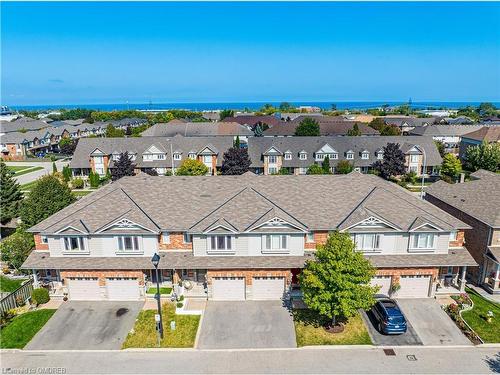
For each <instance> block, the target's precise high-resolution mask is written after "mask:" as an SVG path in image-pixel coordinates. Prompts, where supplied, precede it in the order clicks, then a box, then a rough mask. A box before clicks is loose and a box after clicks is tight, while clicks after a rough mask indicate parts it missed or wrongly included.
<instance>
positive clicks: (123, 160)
mask: <svg viewBox="0 0 500 375" xmlns="http://www.w3.org/2000/svg"><path fill="white" fill-rule="evenodd" d="M134 167H135V166H134V164H133V163H132V160H130V157H129V155H128V152H127V151H125V152H122V153H121V154H120V156H119V157H118V160H117V161H116V162H115V164H114V167H113V169H112V170H111V179H112V180H113V181H116V180H119V179H120V178H122V177H125V176H134V175H135V173H134Z"/></svg>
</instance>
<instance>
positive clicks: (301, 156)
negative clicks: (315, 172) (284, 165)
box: [299, 152, 307, 160]
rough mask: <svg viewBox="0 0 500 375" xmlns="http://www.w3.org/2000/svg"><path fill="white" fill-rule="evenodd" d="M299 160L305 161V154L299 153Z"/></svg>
mask: <svg viewBox="0 0 500 375" xmlns="http://www.w3.org/2000/svg"><path fill="white" fill-rule="evenodd" d="M299 159H300V160H307V152H301V153H300V154H299Z"/></svg>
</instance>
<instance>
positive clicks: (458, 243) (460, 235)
mask: <svg viewBox="0 0 500 375" xmlns="http://www.w3.org/2000/svg"><path fill="white" fill-rule="evenodd" d="M464 245H465V231H463V230H460V231H458V232H457V239H456V240H455V241H450V247H463V246H464Z"/></svg>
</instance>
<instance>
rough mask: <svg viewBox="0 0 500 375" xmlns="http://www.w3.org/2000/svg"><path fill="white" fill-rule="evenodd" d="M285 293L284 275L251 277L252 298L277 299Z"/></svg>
mask: <svg viewBox="0 0 500 375" xmlns="http://www.w3.org/2000/svg"><path fill="white" fill-rule="evenodd" d="M284 293H285V278H284V277H254V278H253V279H252V299H254V300H277V299H282V298H283V294H284Z"/></svg>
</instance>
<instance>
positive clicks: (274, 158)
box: [267, 155, 278, 164]
mask: <svg viewBox="0 0 500 375" xmlns="http://www.w3.org/2000/svg"><path fill="white" fill-rule="evenodd" d="M277 162H278V157H277V156H276V155H269V156H268V157H267V163H268V164H276V163H277Z"/></svg>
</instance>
